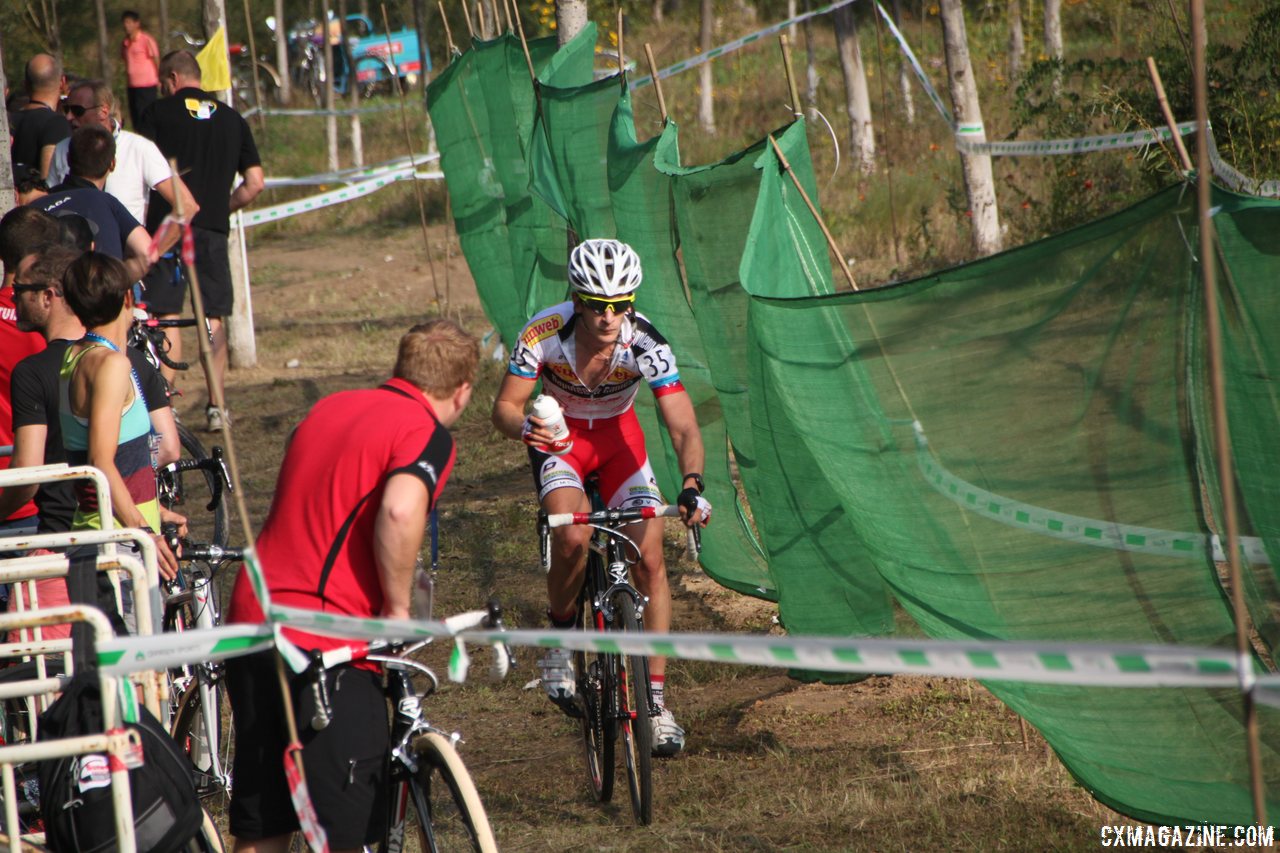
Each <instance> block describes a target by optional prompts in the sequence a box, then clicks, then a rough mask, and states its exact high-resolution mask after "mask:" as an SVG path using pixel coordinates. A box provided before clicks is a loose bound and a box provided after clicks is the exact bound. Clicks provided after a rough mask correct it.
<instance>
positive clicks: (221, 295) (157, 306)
mask: <svg viewBox="0 0 1280 853" xmlns="http://www.w3.org/2000/svg"><path fill="white" fill-rule="evenodd" d="M191 237H192V239H193V241H194V242H195V248H196V274H197V275H198V276H200V295H201V296H202V297H204V313H205V316H207V317H227V316H229V315H230V314H231V303H232V296H231V261H230V259H229V258H228V256H227V235H226V234H220V233H219V232H217V231H208V230H206V229H204V228H195V227H193V228H192V229H191ZM179 252H180V246H174V247H173V249H172V250H171V251H169V252H166V253H165V254H164V256H163V257H161V258H160V260H158V261H156V264H155V266H153V267H152V268H151V270H150V272H148V273H147V275H146V277H145V278H143V279H142V283H143V284H144V285H145V286H146V292H145V293H144V294H143V296H142V298H143V301H144V302H146V303H147V310H148V311H150V312H151V313H152V314H181V313H182V311H183V308H184V307H185V306H186V303H187V290H188V283H189V280H190V277H189V276H188V274H187V271H186V269H185V268H184V266H183V264H182V263H180V262H179V260H178V256H179ZM192 313H194V310H193V312H192Z"/></svg>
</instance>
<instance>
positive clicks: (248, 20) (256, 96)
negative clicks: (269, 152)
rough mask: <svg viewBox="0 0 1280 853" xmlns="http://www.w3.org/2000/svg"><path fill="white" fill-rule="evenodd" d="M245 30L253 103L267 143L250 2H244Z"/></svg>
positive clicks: (264, 141)
mask: <svg viewBox="0 0 1280 853" xmlns="http://www.w3.org/2000/svg"><path fill="white" fill-rule="evenodd" d="M244 28H245V29H246V30H248V31H249V67H250V68H251V69H253V102H254V103H255V104H257V105H258V130H259V131H260V132H261V133H262V141H263V143H264V144H265V143H266V141H267V117H266V115H265V114H264V113H263V112H262V110H263V109H264V108H265V107H266V104H264V103H262V81H261V80H260V79H259V78H258V46H257V44H256V43H255V42H254V40H253V15H251V14H250V13H249V0H244Z"/></svg>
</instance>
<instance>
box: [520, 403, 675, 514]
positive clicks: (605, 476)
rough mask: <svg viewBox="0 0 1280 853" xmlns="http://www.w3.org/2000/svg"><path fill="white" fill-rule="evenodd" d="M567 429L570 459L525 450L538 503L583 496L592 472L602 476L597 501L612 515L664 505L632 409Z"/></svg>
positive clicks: (575, 423) (575, 421) (572, 420)
mask: <svg viewBox="0 0 1280 853" xmlns="http://www.w3.org/2000/svg"><path fill="white" fill-rule="evenodd" d="M565 423H567V424H568V425H569V431H570V434H571V435H572V436H573V447H572V448H570V450H569V452H568V453H566V454H564V455H563V456H552V455H551V454H549V453H544V452H543V451H541V450H538V449H537V448H534V447H530V448H529V462H530V464H531V465H532V467H533V483H534V488H536V489H537V490H538V500H542V499H543V498H545V497H546V496H547V495H548V494H549V493H551V492H553V491H555V490H556V489H563V488H574V489H577V490H578V491H580V492H581V491H586V490H585V489H584V488H583V486H582V484H583V482H584V481H585V480H586V478H587V476H588V475H590V474H591V473H592V472H596V473H598V474H599V476H600V495H601V496H602V497H603V498H604V500H605V504H606V505H607V506H608V507H610V508H611V509H617V508H619V507H637V506H660V505H661V504H662V494H661V492H659V491H658V481H657V478H655V477H654V476H653V468H652V467H650V465H649V454H648V452H647V451H646V450H645V447H644V430H642V429H641V428H640V421H639V420H637V419H636V413H635V410H634V409H628V410H627V411H625V412H623V413H622V414H621V415H618V416H617V417H616V418H608V419H604V420H600V419H597V420H594V421H583V420H578V419H576V418H565Z"/></svg>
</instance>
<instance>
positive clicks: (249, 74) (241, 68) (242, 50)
mask: <svg viewBox="0 0 1280 853" xmlns="http://www.w3.org/2000/svg"><path fill="white" fill-rule="evenodd" d="M172 37H173V38H177V39H182V40H183V41H184V42H186V43H187V46H188V47H191V48H194V49H195V50H199V49H200V48H202V47H204V45H205V42H204V40H203V39H198V38H194V37H193V36H192V35H191V34H190V33H187V32H184V31H182V30H174V31H173V33H172ZM227 55H228V56H229V57H230V60H231V96H232V106H234V107H235V108H236V109H237V110H246V109H249V108H250V107H255V106H258V105H259V102H261V105H262V106H267V107H278V106H282V105H283V104H284V99H283V98H282V97H281V94H280V86H281V83H280V72H279V71H277V70H276V67H275V65H274V64H273V63H271V62H270V61H269V60H268V58H267V57H266V56H265V55H259V56H252V55H251V54H250V52H249V47H248V45H244V44H240V43H239V42H231V43H229V44H228V45H227ZM255 69H256V70H257V72H258V83H257V88H256V89H255V88H254V80H253V76H254V70H255ZM259 93H261V96H259Z"/></svg>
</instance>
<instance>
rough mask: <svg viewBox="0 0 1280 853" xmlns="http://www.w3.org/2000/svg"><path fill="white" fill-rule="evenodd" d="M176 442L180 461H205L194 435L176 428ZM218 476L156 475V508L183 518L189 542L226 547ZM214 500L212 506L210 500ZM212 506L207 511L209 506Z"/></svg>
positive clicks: (202, 473)
mask: <svg viewBox="0 0 1280 853" xmlns="http://www.w3.org/2000/svg"><path fill="white" fill-rule="evenodd" d="M178 441H179V442H180V443H181V444H182V456H181V458H182V459H184V460H185V459H194V460H196V461H199V460H201V459H207V458H208V456H209V454H208V453H206V452H205V449H204V445H203V444H201V443H200V439H198V438H196V436H195V433H193V432H192V431H191V430H189V429H187V427H186V426H185V425H183V424H181V423H180V424H178ZM221 476H222V475H221V474H219V473H216V472H214V471H204V470H197V471H181V472H178V473H171V472H168V471H165V470H161V471H160V475H159V477H158V478H157V482H156V486H157V488H158V490H159V497H160V505H161V506H163V507H164V508H165V509H169V510H172V511H174V512H176V513H178V514H179V515H184V516H186V517H187V528H188V531H189V533H188V537H187V538H189V539H190V540H191V541H192V542H199V543H202V544H207V545H217V546H219V547H226V544H227V505H226V495H225V494H223V492H222V490H221V489H218V486H219V485H220V484H219V483H218V478H219V477H221ZM215 495H217V496H218V500H217V502H216V503H214V496H215ZM211 503H212V504H213V508H212V509H210V507H209V505H210V504H211Z"/></svg>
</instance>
